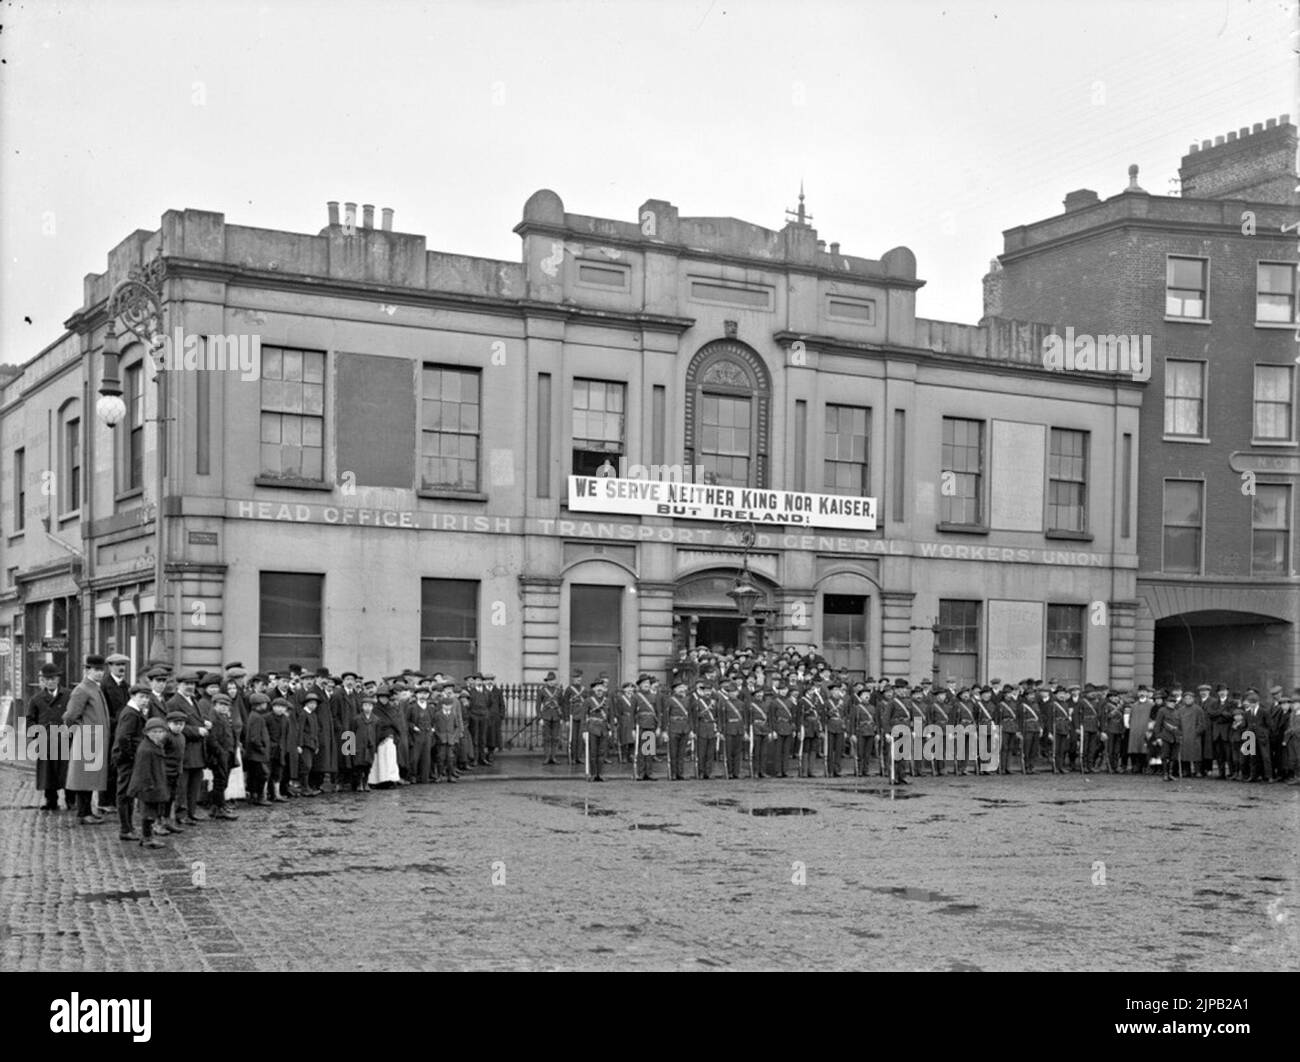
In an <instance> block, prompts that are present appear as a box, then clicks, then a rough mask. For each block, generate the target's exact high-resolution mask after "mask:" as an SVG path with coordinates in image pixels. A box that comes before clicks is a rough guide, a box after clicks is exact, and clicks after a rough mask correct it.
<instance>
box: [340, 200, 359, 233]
mask: <svg viewBox="0 0 1300 1062" xmlns="http://www.w3.org/2000/svg"><path fill="white" fill-rule="evenodd" d="M343 224H344V225H346V226H347V227H348V229H355V228H356V227H357V205H356V203H344V204H343Z"/></svg>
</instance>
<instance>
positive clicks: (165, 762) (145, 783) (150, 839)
mask: <svg viewBox="0 0 1300 1062" xmlns="http://www.w3.org/2000/svg"><path fill="white" fill-rule="evenodd" d="M169 729H170V728H169V726H168V724H167V723H165V722H163V721H162V720H161V719H150V720H149V721H148V722H147V723H145V727H144V740H143V741H141V742H140V744H139V745H138V746H137V747H136V750H135V762H134V763H133V764H132V766H131V783H130V785H129V786H128V787H127V794H128V795H129V796H130V797H132V798H133V799H136V800H139V801H140V809H141V810H140V815H141V827H140V828H141V838H140V845H141V847H143V848H162V847H163V843H162V842H161V841H159V840H158V839H157V838H155V837H154V823H155V822H157V821H159V820H161V819H164V818H166V817H167V814H168V807H169V805H170V803H171V799H172V793H173V789H172V786H171V784H170V782H169V778H168V776H169V775H170V774H171V764H170V757H169V753H168V750H167V742H168V738H169V735H168V730H169ZM173 733H175V731H173ZM177 777H179V773H178V774H177Z"/></svg>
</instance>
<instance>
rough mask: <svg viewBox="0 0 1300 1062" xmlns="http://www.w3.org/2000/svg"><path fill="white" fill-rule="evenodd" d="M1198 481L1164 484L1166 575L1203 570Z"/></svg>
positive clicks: (1170, 481) (1186, 480) (1200, 485)
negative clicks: (1167, 573)
mask: <svg viewBox="0 0 1300 1062" xmlns="http://www.w3.org/2000/svg"><path fill="white" fill-rule="evenodd" d="M1203 486H1204V485H1203V484H1202V483H1201V482H1200V481H1199V480H1191V479H1167V480H1165V502H1164V563H1163V566H1162V570H1163V571H1166V572H1192V573H1199V572H1200V570H1201V491H1202V488H1203Z"/></svg>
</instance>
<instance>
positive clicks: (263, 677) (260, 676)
mask: <svg viewBox="0 0 1300 1062" xmlns="http://www.w3.org/2000/svg"><path fill="white" fill-rule="evenodd" d="M248 681H249V682H270V681H271V676H270V675H268V674H267V673H266V672H265V671H259V672H257V673H256V674H255V675H253V676H251V677H250V678H249V680H248Z"/></svg>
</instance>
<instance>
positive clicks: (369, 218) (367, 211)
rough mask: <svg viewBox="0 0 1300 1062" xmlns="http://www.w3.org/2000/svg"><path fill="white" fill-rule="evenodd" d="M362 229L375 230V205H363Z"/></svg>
mask: <svg viewBox="0 0 1300 1062" xmlns="http://www.w3.org/2000/svg"><path fill="white" fill-rule="evenodd" d="M361 227H362V228H363V229H373V228H374V227H375V207H374V204H373V203H363V204H362V205H361Z"/></svg>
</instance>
